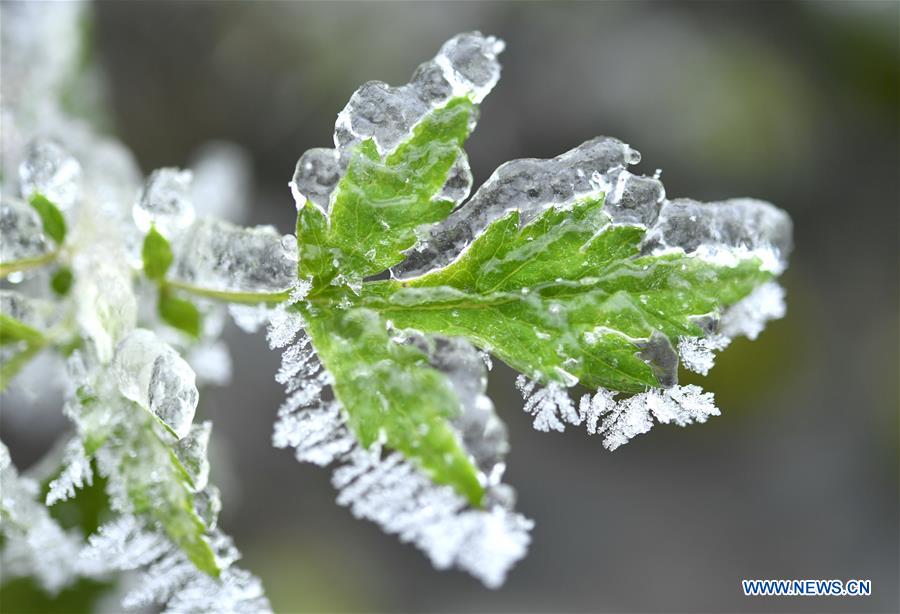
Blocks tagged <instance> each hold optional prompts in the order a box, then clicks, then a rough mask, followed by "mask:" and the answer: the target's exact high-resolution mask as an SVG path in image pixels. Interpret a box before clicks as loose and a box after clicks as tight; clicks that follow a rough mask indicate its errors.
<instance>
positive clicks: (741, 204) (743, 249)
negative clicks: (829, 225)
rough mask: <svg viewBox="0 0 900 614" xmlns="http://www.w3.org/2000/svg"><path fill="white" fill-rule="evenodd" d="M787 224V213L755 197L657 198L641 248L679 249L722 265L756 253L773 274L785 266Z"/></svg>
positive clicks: (788, 247) (788, 236) (789, 228)
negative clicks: (656, 211) (657, 207)
mask: <svg viewBox="0 0 900 614" xmlns="http://www.w3.org/2000/svg"><path fill="white" fill-rule="evenodd" d="M792 228H793V226H792V224H791V218H790V216H788V214H787V213H785V212H784V211H782V210H781V209H778V208H777V207H774V206H773V205H771V204H769V203H767V202H763V201H761V200H755V199H752V198H735V199H731V200H725V201H722V202H712V203H701V202H697V201H695V200H691V199H688V198H679V199H677V200H667V201H665V202H663V204H662V207H661V208H660V210H659V217H658V219H657V221H656V223H655V224H654V225H653V226H651V227H650V229H649V230H648V232H647V235H646V237H645V239H644V246H643V249H644V251H645V252H648V253H660V252H664V251H667V250H670V249H681V250H684V252H685V253H687V254H693V255H697V256H700V257H702V258H704V259H708V260H710V261H713V262H717V263H719V264H724V265H728V264H733V263H735V261H736V258H745V257H749V256H756V257H758V258H760V260H761V261H762V264H763V267H764V268H765V269H767V270H770V271H772V272H774V273H776V274H777V273H781V272H782V271H783V270H784V269H785V267H786V266H787V257H788V255H789V254H790V251H791V245H792V238H791V235H792Z"/></svg>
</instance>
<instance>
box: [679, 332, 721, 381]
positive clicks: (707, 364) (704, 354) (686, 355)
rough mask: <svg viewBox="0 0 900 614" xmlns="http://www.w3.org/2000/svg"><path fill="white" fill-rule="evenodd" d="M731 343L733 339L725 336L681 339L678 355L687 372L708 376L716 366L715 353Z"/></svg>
mask: <svg viewBox="0 0 900 614" xmlns="http://www.w3.org/2000/svg"><path fill="white" fill-rule="evenodd" d="M730 343H731V339H730V338H728V337H726V336H725V335H715V334H714V335H710V336H708V337H681V338H680V339H679V340H678V355H679V356H680V357H681V364H683V365H684V367H685V368H686V369H687V370H689V371H693V372H694V373H699V374H700V375H706V374H707V373H709V370H710V369H712V368H713V365H714V364H715V360H716V355H715V352H717V351H720V350H724V349H725V348H726V347H728V345H729V344H730Z"/></svg>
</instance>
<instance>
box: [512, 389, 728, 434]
mask: <svg viewBox="0 0 900 614" xmlns="http://www.w3.org/2000/svg"><path fill="white" fill-rule="evenodd" d="M516 385H517V386H518V387H519V390H520V391H521V392H522V395H523V397H524V398H525V409H526V411H527V412H529V413H531V414H532V415H534V416H535V421H534V428H535V429H537V430H539V431H548V430H551V429H552V430H555V431H564V430H565V425H566V424H571V425H573V426H579V425H580V424H582V423H584V424H585V427H586V428H587V431H588V433H590V434H591V435H595V434H598V433H599V434H602V435H603V445H604V446H605V447H606V448H607V449H609V450H615V449H616V448H618V447H619V446H621V445H622V444H625V443H627V442H628V441H629V440H631V439H632V438H633V437H635V436H637V435H641V434H643V433H646V432H647V431H649V430H650V429H651V427H652V426H653V418H656V420H657V421H658V422H660V423H662V424H668V423H670V422H674V423H675V424H677V425H678V426H686V425H687V424H690V423H692V422H706V419H707V418H709V417H710V416H718V415H719V410H718V408H717V407H716V406H715V403H714V401H713V394H712V393H711V392H703V390H702V389H701V388H700V387H699V386H694V385H689V386H673V387H671V388H663V389H652V390H648V391H647V392H642V393H639V394H635V395H632V396H630V397H626V398H624V399H616V398H615V395H616V393H614V392H612V391H610V390H605V389H603V388H600V389H598V390H597V392H596V393H594V395H593V396H591V395H589V394H586V395H584V396H582V397H581V400H580V402H579V404H578V410H577V411H576V410H575V408H574V404H573V402H572V400H571V399H569V397H568V394H567V393H566V391H565V389H564V388H562V387H561V386H560V385H559V384H556V383H550V384H548V385H547V386H545V387H543V388H537V383H536V382H533V381H529V380H528V379H526V378H525V377H524V376H519V379H518V380H517V381H516Z"/></svg>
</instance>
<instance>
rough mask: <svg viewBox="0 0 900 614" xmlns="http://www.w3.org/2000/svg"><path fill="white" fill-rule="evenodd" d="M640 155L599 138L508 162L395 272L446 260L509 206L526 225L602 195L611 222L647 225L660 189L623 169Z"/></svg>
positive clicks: (410, 272)
mask: <svg viewBox="0 0 900 614" xmlns="http://www.w3.org/2000/svg"><path fill="white" fill-rule="evenodd" d="M639 159H640V154H638V153H637V152H636V151H635V150H634V149H632V148H631V147H629V146H628V145H626V144H625V143H623V142H621V141H619V140H617V139H613V138H608V137H598V138H595V139H592V140H590V141H587V142H586V143H583V144H581V145H579V146H578V147H576V148H574V149H571V150H569V151H567V152H565V153H564V154H562V155H559V156H557V157H555V158H550V159H537V158H526V159H522V160H513V161H511V162H507V163H505V164H503V165H501V166H500V167H499V168H498V169H497V170H496V171H494V174H493V175H491V176H490V178H489V179H488V180H487V181H485V182H484V184H483V185H482V186H481V187H480V188H478V190H477V191H476V192H475V195H474V196H472V198H471V199H469V200H468V201H467V202H466V203H465V204H464V205H462V206H461V207H459V208H458V209H457V210H456V211H454V212H453V213H451V214H450V215H449V216H448V217H447V219H446V220H444V221H442V222H440V223H438V224H435V225H434V226H432V227H431V228H430V229H428V231H427V232H426V233H425V236H424V240H423V242H422V243H420V244H419V245H417V246H416V247H414V248H413V249H412V250H410V252H409V254H408V256H407V259H406V260H405V261H403V262H402V263H400V264H399V265H397V266H396V267H395V268H394V273H395V274H396V275H397V276H402V277H412V276H416V275H420V274H422V273H425V272H427V271H429V270H431V269H434V268H439V267H442V266H444V265H446V264H449V263H450V262H451V261H452V260H453V259H454V258H455V257H456V256H458V255H459V253H460V252H461V251H462V250H463V249H464V248H465V247H466V246H467V245H468V244H469V243H471V242H472V240H473V239H474V238H475V237H477V236H478V235H479V234H480V233H481V232H482V231H483V230H484V229H485V228H487V226H488V225H489V224H490V223H491V222H493V221H494V220H495V219H497V218H499V217H502V216H503V215H504V214H505V213H507V212H508V211H512V210H518V211H519V212H520V213H521V215H522V222H523V223H527V222H529V221H530V220H532V219H533V218H535V217H536V216H538V215H540V214H541V213H542V212H543V211H544V210H546V209H547V208H548V207H553V206H564V205H566V204H568V203H572V202H574V201H575V200H578V199H582V198H588V197H597V196H599V195H600V194H601V193H605V194H607V200H606V204H605V210H606V211H607V213H608V214H609V215H610V217H611V218H612V220H613V221H614V222H620V223H641V224H645V225H646V224H649V223H651V222H652V221H653V220H654V219H655V218H656V212H657V211H658V209H659V202H660V201H661V200H662V198H663V196H664V191H663V188H662V184H661V183H660V182H659V181H658V180H656V179H653V178H650V177H636V176H634V175H631V173H628V172H626V171H624V168H625V166H626V165H628V164H632V163H634V162H636V161H637V160H639ZM620 178H621V180H620Z"/></svg>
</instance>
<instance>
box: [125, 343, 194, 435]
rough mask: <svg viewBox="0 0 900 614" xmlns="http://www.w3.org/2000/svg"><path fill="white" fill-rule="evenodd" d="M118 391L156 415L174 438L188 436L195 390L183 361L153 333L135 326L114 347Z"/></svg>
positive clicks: (192, 377) (189, 371)
mask: <svg viewBox="0 0 900 614" xmlns="http://www.w3.org/2000/svg"><path fill="white" fill-rule="evenodd" d="M113 370H114V372H115V375H116V380H117V381H118V384H119V391H120V392H121V393H122V395H123V396H124V397H126V398H128V399H131V400H132V401H134V402H135V403H137V404H138V405H140V406H141V407H143V408H144V409H147V410H149V411H150V413H152V414H153V415H154V416H156V417H157V418H158V419H159V420H160V422H162V423H163V424H164V425H165V426H166V427H167V428H168V429H169V430H170V431H171V432H172V433H173V434H174V435H175V436H176V437H178V439H182V438H184V437H185V436H187V435H188V433H189V432H190V428H191V422H192V421H193V419H194V412H195V411H196V409H197V401H198V400H199V396H200V395H199V393H198V392H197V386H196V384H195V376H194V372H193V371H192V370H191V367H190V366H189V365H188V363H187V362H185V361H184V359H182V358H181V357H180V356H179V355H178V353H177V352H176V351H175V350H173V349H172V348H171V347H170V346H169V345H168V344H167V343H165V342H164V341H162V340H161V339H160V338H159V337H157V336H156V334H154V333H153V332H151V331H149V330H145V329H140V328H139V329H136V330H134V331H132V332H131V333H129V334H128V336H126V337H125V338H124V339H123V340H122V341H121V342H120V343H119V345H118V347H116V353H115V356H114V357H113Z"/></svg>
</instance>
